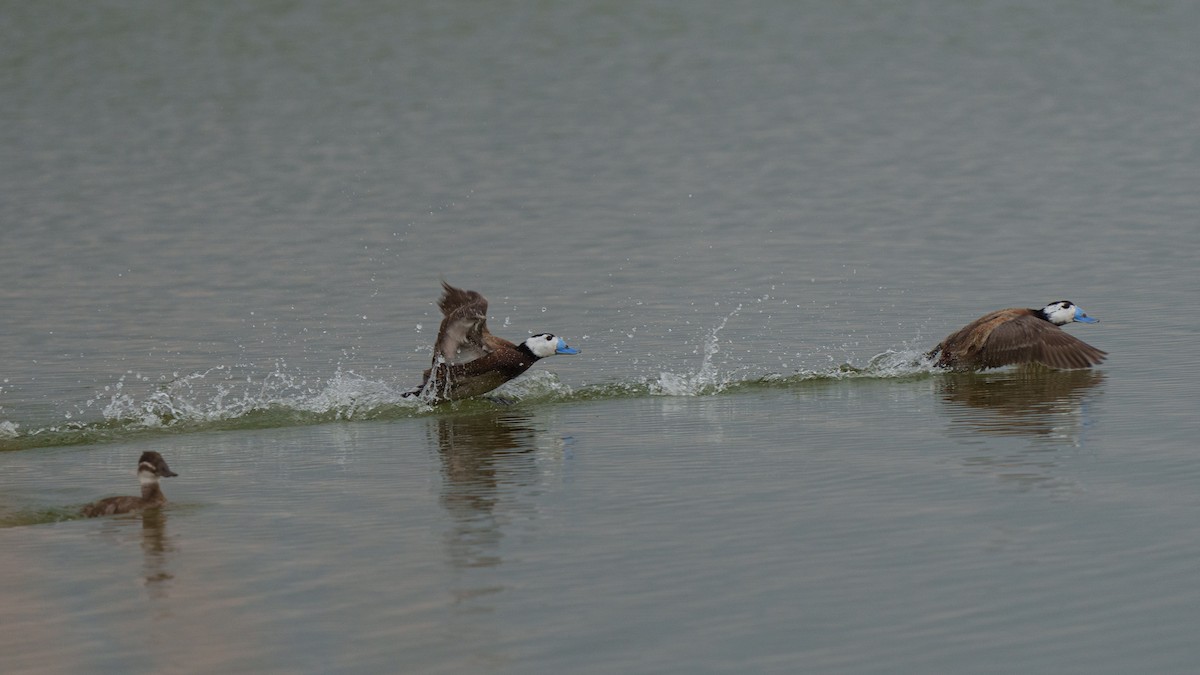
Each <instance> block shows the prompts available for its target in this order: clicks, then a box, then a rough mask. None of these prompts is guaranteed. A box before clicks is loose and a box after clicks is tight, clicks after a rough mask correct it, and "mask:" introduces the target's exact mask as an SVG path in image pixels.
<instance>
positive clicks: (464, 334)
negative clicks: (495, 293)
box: [433, 281, 491, 366]
mask: <svg viewBox="0 0 1200 675" xmlns="http://www.w3.org/2000/svg"><path fill="white" fill-rule="evenodd" d="M442 289H443V292H442V297H441V298H440V299H439V300H438V307H440V308H441V310H442V314H443V315H444V318H443V319H442V325H441V327H440V328H439V329H438V337H437V342H436V343H434V346H433V364H434V365H435V366H436V365H437V364H438V360H439V358H440V359H442V360H443V361H444V362H445V363H449V364H456V363H467V362H468V361H474V360H475V359H477V358H479V357H481V356H484V355H485V354H487V353H488V352H490V351H491V348H490V347H489V346H488V345H487V340H486V339H485V338H486V337H490V336H491V333H489V332H488V329H487V307H488V304H487V298H485V297H483V296H482V295H480V294H479V293H476V292H475V291H467V290H463V289H461V288H455V287H453V286H451V285H450V284H448V283H446V282H444V281H443V282H442Z"/></svg>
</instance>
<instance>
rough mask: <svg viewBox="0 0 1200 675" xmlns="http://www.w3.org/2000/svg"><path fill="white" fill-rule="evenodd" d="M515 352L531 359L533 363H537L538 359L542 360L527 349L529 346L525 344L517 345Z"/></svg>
mask: <svg viewBox="0 0 1200 675" xmlns="http://www.w3.org/2000/svg"><path fill="white" fill-rule="evenodd" d="M517 351H519V352H521V353H522V354H524V355H525V356H528V357H529V358H531V359H533V360H534V361H537V360H538V359H540V358H542V357H540V356H538V355H537V354H534V353H533V350H532V349H530V348H529V345H527V344H525V343H524V342H522V343H521V344H519V345H517Z"/></svg>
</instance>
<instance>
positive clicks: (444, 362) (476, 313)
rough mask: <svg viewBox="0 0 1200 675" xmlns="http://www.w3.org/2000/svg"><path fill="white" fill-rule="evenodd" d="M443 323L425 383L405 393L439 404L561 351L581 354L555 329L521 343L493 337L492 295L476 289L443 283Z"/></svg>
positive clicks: (475, 391)
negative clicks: (489, 321) (489, 298)
mask: <svg viewBox="0 0 1200 675" xmlns="http://www.w3.org/2000/svg"><path fill="white" fill-rule="evenodd" d="M438 307H439V308H440V309H441V310H442V316H443V318H442V324H441V326H440V327H439V328H438V336H437V341H436V342H435V343H434V345H433V363H432V364H431V365H430V367H429V368H428V369H426V370H425V373H424V377H423V379H422V381H421V386H420V387H417V388H416V389H414V390H412V391H409V392H407V393H406V394H405V396H422V397H429V399H430V400H432V401H433V402H437V403H440V402H442V401H450V400H460V399H464V398H471V397H473V396H479V395H481V394H486V393H488V392H489V391H492V390H493V389H495V388H496V387H499V386H500V385H502V384H504V383H505V382H508V381H509V380H512V379H513V378H515V377H517V376H518V375H520V374H522V373H524V372H525V371H526V370H529V367H530V366H532V365H533V364H534V363H535V362H537V361H539V360H541V359H544V358H546V357H548V356H554V355H555V354H578V353H579V350H578V349H575V348H573V347H570V346H568V345H567V343H566V341H565V340H563V339H562V338H560V337H558V336H556V335H553V334H551V333H537V334H536V335H531V336H530V337H529V338H527V339H526V340H524V341H523V342H521V343H520V344H515V343H513V342H510V341H508V340H505V339H504V338H499V337H496V336H495V335H492V333H491V331H489V330H488V327H487V309H488V301H487V298H485V297H483V295H481V294H480V293H478V292H476V291H469V290H464V289H461V288H455V287H454V286H451V285H450V284H448V283H446V282H445V281H443V282H442V296H441V298H439V299H438Z"/></svg>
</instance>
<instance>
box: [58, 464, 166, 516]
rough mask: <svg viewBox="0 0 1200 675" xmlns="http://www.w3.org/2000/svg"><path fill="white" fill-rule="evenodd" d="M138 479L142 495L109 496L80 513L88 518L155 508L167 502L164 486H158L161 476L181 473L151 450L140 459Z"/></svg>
mask: <svg viewBox="0 0 1200 675" xmlns="http://www.w3.org/2000/svg"><path fill="white" fill-rule="evenodd" d="M137 473H138V480H139V481H140V482H141V484H142V496H141V497H109V498H107V499H101V500H100V501H98V502H93V503H91V504H88V505H87V506H85V507H83V508H82V509H80V514H81V515H83V516H85V517H87V518H95V517H96V516H111V515H113V514H117V513H129V512H131V511H140V510H142V509H148V508H155V507H159V506H162V505H163V504H165V503H166V502H167V498H166V496H165V495H164V494H163V491H162V488H160V487H159V486H158V479H159V477H162V478H169V477H171V476H178V475H179V474H177V473H175V472H174V471H171V468H170V467H168V466H167V461H166V460H165V459H163V457H162V455H160V454H158V453H157V452H154V451H153V450H149V451H146V452H143V453H142V456H141V457H140V458H139V459H138V471H137Z"/></svg>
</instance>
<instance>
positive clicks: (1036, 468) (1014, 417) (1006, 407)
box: [938, 368, 1104, 492]
mask: <svg viewBox="0 0 1200 675" xmlns="http://www.w3.org/2000/svg"><path fill="white" fill-rule="evenodd" d="M1103 381H1104V373H1102V372H1097V371H1092V370H1048V369H1041V368H1020V369H1017V370H1015V371H1011V372H1006V373H996V374H988V375H980V374H969V373H962V374H955V375H949V376H947V377H945V378H944V379H942V380H941V381H940V382H939V384H938V389H939V394H940V395H941V399H942V402H943V403H945V404H946V406H947V410H948V412H949V413H950V433H951V434H952V435H956V436H961V437H964V438H968V439H971V440H978V439H979V437H980V435H981V434H982V435H985V436H989V437H1010V438H1025V439H1027V440H1030V441H1032V443H1033V446H1032V447H1030V446H1025V447H1022V448H1019V449H1017V450H1015V451H1014V450H1012V449H1008V450H1007V451H1005V450H1002V449H1001V448H998V447H997V446H995V445H994V444H988V451H987V452H986V453H983V454H978V455H973V456H971V457H968V458H966V459H965V460H964V463H965V464H966V466H967V467H968V468H969V469H970V470H972V471H982V472H986V473H988V474H991V475H994V476H995V477H996V478H997V479H999V480H1001V481H1003V482H1006V483H1011V484H1013V485H1015V486H1017V487H1018V488H1020V489H1030V488H1034V487H1038V488H1051V489H1056V490H1065V491H1068V492H1069V491H1073V490H1074V486H1073V485H1072V484H1071V482H1070V481H1067V480H1065V479H1063V478H1061V477H1059V476H1057V475H1056V474H1055V468H1056V467H1057V461H1056V460H1055V459H1054V457H1053V455H1052V454H1049V452H1048V451H1054V450H1056V449H1058V448H1060V447H1078V446H1082V445H1083V442H1084V439H1085V437H1084V432H1085V431H1086V429H1087V427H1088V426H1089V420H1088V414H1087V410H1088V401H1089V399H1090V398H1091V397H1092V396H1093V395H1094V394H1095V390H1096V387H1098V386H1099V385H1100V384H1101V383H1102V382H1103Z"/></svg>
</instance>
